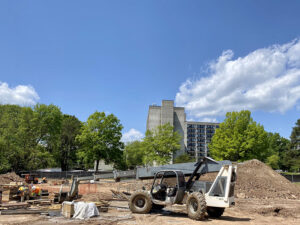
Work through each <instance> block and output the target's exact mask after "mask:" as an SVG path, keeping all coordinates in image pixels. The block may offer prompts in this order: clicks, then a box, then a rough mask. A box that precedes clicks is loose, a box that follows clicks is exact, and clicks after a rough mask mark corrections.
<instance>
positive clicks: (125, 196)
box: [110, 189, 131, 201]
mask: <svg viewBox="0 0 300 225" xmlns="http://www.w3.org/2000/svg"><path fill="white" fill-rule="evenodd" d="M110 191H111V192H112V196H113V198H116V199H117V200H119V201H128V200H129V198H130V195H131V194H130V193H128V192H125V191H123V192H120V191H115V190H112V189H111V190H110Z"/></svg>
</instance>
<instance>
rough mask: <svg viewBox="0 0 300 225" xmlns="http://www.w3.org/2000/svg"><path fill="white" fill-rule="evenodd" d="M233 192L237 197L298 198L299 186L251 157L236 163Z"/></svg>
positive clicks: (299, 193) (299, 195) (299, 194)
mask: <svg viewBox="0 0 300 225" xmlns="http://www.w3.org/2000/svg"><path fill="white" fill-rule="evenodd" d="M235 194H236V196H237V197H239V198H259V199H273V198H283V199H299V198H300V188H299V187H298V186H297V185H296V184H293V183H292V182H290V181H289V180H287V179H286V178H284V177H283V176H281V175H280V174H278V173H277V172H276V171H274V170H273V169H271V168H270V167H269V166H267V165H266V164H264V163H262V162H261V161H259V160H256V159H253V160H249V161H246V162H244V163H242V164H239V165H238V169H237V182H236V186H235Z"/></svg>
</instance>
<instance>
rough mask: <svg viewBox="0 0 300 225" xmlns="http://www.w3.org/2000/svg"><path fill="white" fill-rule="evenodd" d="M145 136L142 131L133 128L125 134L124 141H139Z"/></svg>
mask: <svg viewBox="0 0 300 225" xmlns="http://www.w3.org/2000/svg"><path fill="white" fill-rule="evenodd" d="M143 137H144V135H143V134H142V133H141V132H140V131H138V130H136V129H133V128H131V129H130V130H129V131H128V132H126V133H124V134H123V136H122V141H123V142H125V143H127V142H132V141H139V140H141V139H142V138H143Z"/></svg>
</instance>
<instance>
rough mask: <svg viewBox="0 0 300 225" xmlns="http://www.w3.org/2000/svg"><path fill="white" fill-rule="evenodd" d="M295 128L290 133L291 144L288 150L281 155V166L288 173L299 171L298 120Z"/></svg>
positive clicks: (299, 144) (299, 128) (299, 133)
mask: <svg viewBox="0 0 300 225" xmlns="http://www.w3.org/2000/svg"><path fill="white" fill-rule="evenodd" d="M295 125H296V126H294V127H293V130H292V133H291V136H290V138H291V143H290V146H289V150H288V151H286V152H285V154H283V159H284V160H283V166H284V167H285V169H287V170H290V171H296V172H299V171H300V119H298V120H297V122H296V124H295Z"/></svg>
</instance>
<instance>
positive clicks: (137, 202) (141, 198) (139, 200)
mask: <svg viewBox="0 0 300 225" xmlns="http://www.w3.org/2000/svg"><path fill="white" fill-rule="evenodd" d="M128 204H129V208H130V210H131V212H133V213H141V214H146V213H149V212H150V210H151V209H152V200H151V196H150V194H149V193H148V192H147V191H136V192H134V193H133V194H132V195H131V196H130V199H129V203H128Z"/></svg>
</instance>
